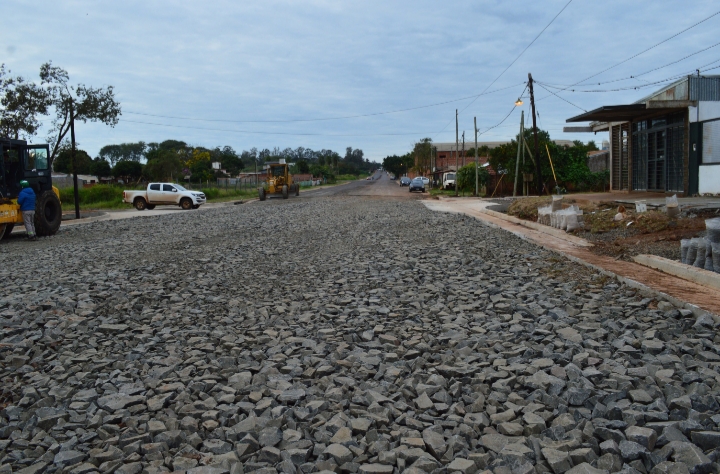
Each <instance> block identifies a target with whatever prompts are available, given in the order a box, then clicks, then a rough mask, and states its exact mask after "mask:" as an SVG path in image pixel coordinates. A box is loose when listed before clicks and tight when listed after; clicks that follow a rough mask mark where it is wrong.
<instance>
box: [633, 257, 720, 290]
mask: <svg viewBox="0 0 720 474" xmlns="http://www.w3.org/2000/svg"><path fill="white" fill-rule="evenodd" d="M633 260H635V261H636V262H637V263H639V264H640V265H645V266H646V267H650V268H654V269H656V270H660V271H662V272H665V273H668V274H670V275H673V276H676V277H679V278H682V279H684V280H689V281H692V282H694V283H697V284H698V285H702V286H706V287H708V288H712V289H714V290H720V273H715V272H710V271H707V270H703V269H702V268H697V267H693V266H691V265H686V264H684V263H680V262H676V261H674V260H669V259H667V258H663V257H658V256H656V255H637V256H635V257H633ZM719 297H720V296H719Z"/></svg>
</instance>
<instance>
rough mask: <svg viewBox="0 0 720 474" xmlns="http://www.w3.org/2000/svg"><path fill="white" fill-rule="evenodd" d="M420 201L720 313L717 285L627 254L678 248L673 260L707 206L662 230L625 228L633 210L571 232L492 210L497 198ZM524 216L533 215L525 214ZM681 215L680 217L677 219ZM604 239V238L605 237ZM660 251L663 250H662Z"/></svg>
mask: <svg viewBox="0 0 720 474" xmlns="http://www.w3.org/2000/svg"><path fill="white" fill-rule="evenodd" d="M530 199H533V198H530ZM534 199H537V198H534ZM540 199H542V198H540ZM570 199H572V198H570ZM570 199H568V201H569V200H570ZM423 203H424V204H425V205H426V206H427V207H428V208H430V209H432V210H436V211H442V212H453V213H461V214H465V215H468V216H471V217H475V218H477V219H480V220H482V221H484V222H485V223H487V224H488V225H491V226H496V227H499V228H502V229H505V230H507V231H509V232H512V233H513V234H515V235H517V236H519V237H521V238H524V239H527V240H530V241H533V242H535V243H536V244H538V245H540V246H542V247H545V248H547V249H550V250H554V251H556V252H558V253H560V254H562V255H564V256H566V257H567V258H570V259H571V260H575V261H578V263H581V264H587V265H590V266H593V267H595V268H597V269H598V270H601V271H605V272H609V274H612V275H615V276H617V277H618V278H620V279H623V280H629V281H631V282H636V283H639V284H640V285H639V286H641V287H646V288H648V289H650V290H653V291H657V292H660V293H663V294H665V295H667V296H669V297H670V298H672V299H674V300H675V301H676V303H677V304H679V305H685V306H686V307H688V308H689V309H693V310H696V309H698V308H699V309H701V310H705V311H709V312H711V313H713V314H714V315H720V295H719V294H718V291H717V290H715V289H712V288H709V287H707V286H704V285H701V284H698V283H695V282H691V281H688V280H684V279H682V278H679V277H677V276H674V275H670V274H667V273H664V272H662V271H659V270H655V269H652V268H649V267H647V266H644V265H640V264H638V263H636V262H634V261H631V260H630V257H628V255H629V254H630V253H632V255H637V254H641V253H652V252H648V250H650V251H652V250H654V251H656V252H657V253H654V254H655V255H661V256H667V254H669V253H671V252H672V251H673V250H672V249H673V248H676V249H677V256H676V257H675V258H674V259H675V260H677V259H679V256H680V243H679V239H680V238H686V237H685V236H686V235H690V234H693V236H694V235H696V234H697V233H699V232H701V230H700V227H699V224H698V222H702V229H704V217H701V216H703V215H705V214H706V213H707V212H710V211H707V210H705V211H703V214H698V216H697V217H690V218H688V219H686V223H683V224H682V225H679V226H678V227H679V228H671V229H666V230H661V231H658V232H654V233H650V234H642V233H635V232H634V231H630V230H628V229H629V227H632V224H631V225H630V226H627V222H630V221H631V220H632V219H633V218H635V216H634V215H632V214H631V215H629V216H628V220H626V221H625V223H624V224H623V225H624V226H625V227H626V229H620V228H619V226H618V227H617V228H614V229H610V230H607V231H604V232H601V233H596V234H592V233H591V232H589V231H584V232H582V233H579V234H577V235H573V234H566V233H565V232H563V231H560V230H558V229H554V228H551V227H548V226H542V225H539V224H536V223H535V224H534V226H533V227H528V226H526V225H521V223H520V222H519V221H518V220H517V219H516V218H513V217H511V216H510V217H509V216H506V215H503V214H501V213H498V212H494V211H492V208H495V209H497V208H498V201H491V200H482V199H474V198H441V199H426V200H424V201H423ZM613 204H614V203H613ZM602 205H604V204H602ZM608 205H609V203H608ZM614 206H615V208H614V209H613V210H610V211H602V210H600V211H596V212H604V213H606V214H607V213H610V214H611V215H610V217H611V218H612V216H614V214H615V213H616V211H617V204H614ZM499 207H500V208H502V207H503V206H502V205H500V206H499ZM536 212H537V208H536ZM633 212H634V211H633ZM711 212H712V215H713V216H715V215H716V214H715V211H714V210H713V211H711ZM524 219H527V220H531V221H532V220H533V219H532V218H528V217H527V216H526V217H524ZM536 219H537V217H536ZM536 219H535V220H536ZM590 220H591V219H590ZM681 220H682V219H678V221H681ZM644 225H645V224H642V225H641V226H640V227H641V228H642V226H644ZM587 235H590V236H592V235H595V238H594V239H593V238H590V239H585V237H586V236H587ZM681 236H682V237H681ZM603 239H606V240H605V241H603ZM660 239H664V240H660ZM616 243H617V245H616ZM641 250H642V251H641ZM662 251H665V252H667V253H666V254H662V253H661V252H662ZM621 257H622V258H621ZM668 258H669V257H668Z"/></svg>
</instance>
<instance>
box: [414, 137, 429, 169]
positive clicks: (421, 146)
mask: <svg viewBox="0 0 720 474" xmlns="http://www.w3.org/2000/svg"><path fill="white" fill-rule="evenodd" d="M432 152H433V146H432V138H423V139H422V140H420V141H419V142H417V143H415V145H414V146H413V151H412V153H413V157H414V160H415V163H414V166H413V167H414V168H415V171H417V172H418V174H420V175H422V176H425V174H426V173H428V172H429V171H430V163H431V162H432Z"/></svg>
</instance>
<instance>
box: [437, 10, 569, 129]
mask: <svg viewBox="0 0 720 474" xmlns="http://www.w3.org/2000/svg"><path fill="white" fill-rule="evenodd" d="M572 1H573V0H569V1H568V2H567V3H566V4H565V6H564V7H562V8H561V9H560V11H559V12H557V14H556V15H555V16H554V17H553V18H552V20H550V22H549V23H548V24H547V25H545V28H543V29H542V30H540V33H538V34H537V36H535V38H533V40H532V41H531V42H530V43H529V44H528V45H527V46H525V49H523V50H522V51H521V52H520V54H518V55H517V56H516V57H515V59H513V60H512V62H511V63H510V64H509V65H508V66H507V67H506V68H505V69H503V71H502V72H501V73H500V74H499V75H498V76H497V77H496V78H495V79H493V81H492V82H491V83H490V84H488V86H487V87H485V89H484V90H483V92H485V91H486V90H488V89H489V88H490V87H491V86H492V85H493V84H495V82H497V80H498V79H500V78H501V77H502V76H503V74H505V73H506V72H507V70H508V69H510V67H512V65H513V64H515V62H517V60H518V59H520V56H522V55H523V54H525V51H527V50H528V48H530V46H532V45H533V44H534V43H535V41H537V40H538V38H540V36H541V35H542V34H543V33H545V30H547V29H548V28H549V27H550V25H552V24H553V22H554V21H555V20H556V19H557V17H559V16H560V14H561V13H562V12H564V11H565V9H566V8H567V7H568V6H569V5H570V4H571V3H572ZM481 94H482V93H481ZM521 95H522V94H521ZM476 99H477V97H476V98H475V99H473V100H472V101H470V103H469V104H468V105H466V106H465V107H463V109H462V110H461V111H460V112H463V111H465V109H467V108H468V107H470V106H471V105H472V104H473V103H474V102H475V100H476ZM511 113H512V112H511ZM451 123H452V120H451V121H449V122H448V123H447V124H446V125H445V126H444V127H443V128H442V129H441V130H440V131H439V132H437V133H436V134H435V136H438V135H439V134H441V133H442V132H444V131H445V129H446V128H447V127H448V125H450V124H451Z"/></svg>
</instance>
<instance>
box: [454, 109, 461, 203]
mask: <svg viewBox="0 0 720 474" xmlns="http://www.w3.org/2000/svg"><path fill="white" fill-rule="evenodd" d="M458 148H460V143H459V140H458V111H457V109H455V196H457V195H458V187H457V185H458V171H459V170H458Z"/></svg>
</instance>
